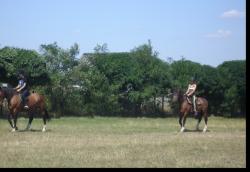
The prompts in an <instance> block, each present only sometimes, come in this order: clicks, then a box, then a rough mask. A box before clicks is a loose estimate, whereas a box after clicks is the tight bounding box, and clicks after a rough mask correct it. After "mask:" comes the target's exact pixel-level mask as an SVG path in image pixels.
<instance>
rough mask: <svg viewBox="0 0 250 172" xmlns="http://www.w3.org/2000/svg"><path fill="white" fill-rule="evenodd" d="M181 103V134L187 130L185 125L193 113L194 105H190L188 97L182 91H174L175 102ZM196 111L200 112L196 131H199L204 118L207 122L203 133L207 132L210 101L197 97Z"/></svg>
mask: <svg viewBox="0 0 250 172" xmlns="http://www.w3.org/2000/svg"><path fill="white" fill-rule="evenodd" d="M177 101H178V103H179V109H180V111H179V115H180V117H179V124H180V125H181V130H180V132H183V131H184V130H185V127H184V126H185V123H186V118H187V115H188V114H190V113H192V111H193V108H192V106H193V105H192V104H190V103H189V102H188V100H187V97H186V96H185V95H183V93H182V92H181V91H180V90H177V91H174V93H173V102H177ZM196 110H197V112H198V116H197V117H198V123H197V125H196V129H197V130H199V124H200V122H201V119H202V117H204V120H205V127H204V129H203V132H206V131H207V121H208V101H207V100H206V99H205V98H202V97H196Z"/></svg>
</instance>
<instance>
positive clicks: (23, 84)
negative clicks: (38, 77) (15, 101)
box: [14, 73, 29, 109]
mask: <svg viewBox="0 0 250 172" xmlns="http://www.w3.org/2000/svg"><path fill="white" fill-rule="evenodd" d="M18 80H19V81H18V85H17V86H16V87H15V88H14V89H15V90H16V91H17V92H18V93H21V98H22V102H21V103H22V105H23V106H24V108H25V109H28V108H29V107H28V105H27V104H26V103H27V102H26V97H28V96H29V90H28V86H27V79H26V77H25V76H24V75H23V74H22V73H19V74H18Z"/></svg>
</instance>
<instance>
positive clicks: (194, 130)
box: [184, 129, 210, 133]
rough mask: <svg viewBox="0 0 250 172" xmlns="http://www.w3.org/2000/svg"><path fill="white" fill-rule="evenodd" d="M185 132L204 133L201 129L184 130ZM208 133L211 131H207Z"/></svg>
mask: <svg viewBox="0 0 250 172" xmlns="http://www.w3.org/2000/svg"><path fill="white" fill-rule="evenodd" d="M184 132H201V133H202V132H203V130H201V129H199V130H196V129H193V130H191V129H185V130H184ZM206 132H210V130H207V131H206Z"/></svg>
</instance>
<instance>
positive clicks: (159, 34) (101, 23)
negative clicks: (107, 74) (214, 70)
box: [0, 0, 246, 67]
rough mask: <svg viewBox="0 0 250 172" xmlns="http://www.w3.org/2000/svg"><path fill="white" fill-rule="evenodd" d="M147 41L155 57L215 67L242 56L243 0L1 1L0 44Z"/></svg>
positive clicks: (117, 47) (115, 46)
mask: <svg viewBox="0 0 250 172" xmlns="http://www.w3.org/2000/svg"><path fill="white" fill-rule="evenodd" d="M148 40H151V44H152V46H153V49H154V50H155V51H157V52H158V53H159V58H161V59H162V60H165V61H167V59H168V58H172V59H173V60H180V59H181V58H185V59H187V60H191V61H193V62H197V63H200V64H202V65H210V66H213V67H216V66H218V65H220V64H222V63H223V62H224V61H230V60H244V59H246V1H245V0H0V48H3V47H5V46H11V47H18V48H25V49H34V50H36V51H39V48H40V45H41V44H51V43H54V42H57V44H58V46H60V47H62V48H64V49H68V48H70V47H71V46H72V45H73V44H74V43H77V44H79V47H80V54H82V53H91V52H93V51H94V50H93V49H94V47H95V46H96V45H97V44H100V45H102V44H104V43H106V44H107V45H108V50H109V51H110V52H128V51H131V50H132V49H134V48H135V47H138V46H140V45H142V44H145V43H148Z"/></svg>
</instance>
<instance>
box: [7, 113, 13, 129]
mask: <svg viewBox="0 0 250 172" xmlns="http://www.w3.org/2000/svg"><path fill="white" fill-rule="evenodd" d="M11 118H12V112H10V113H9V114H8V121H9V123H10V126H11V128H14V126H13V123H12V119H11Z"/></svg>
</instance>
